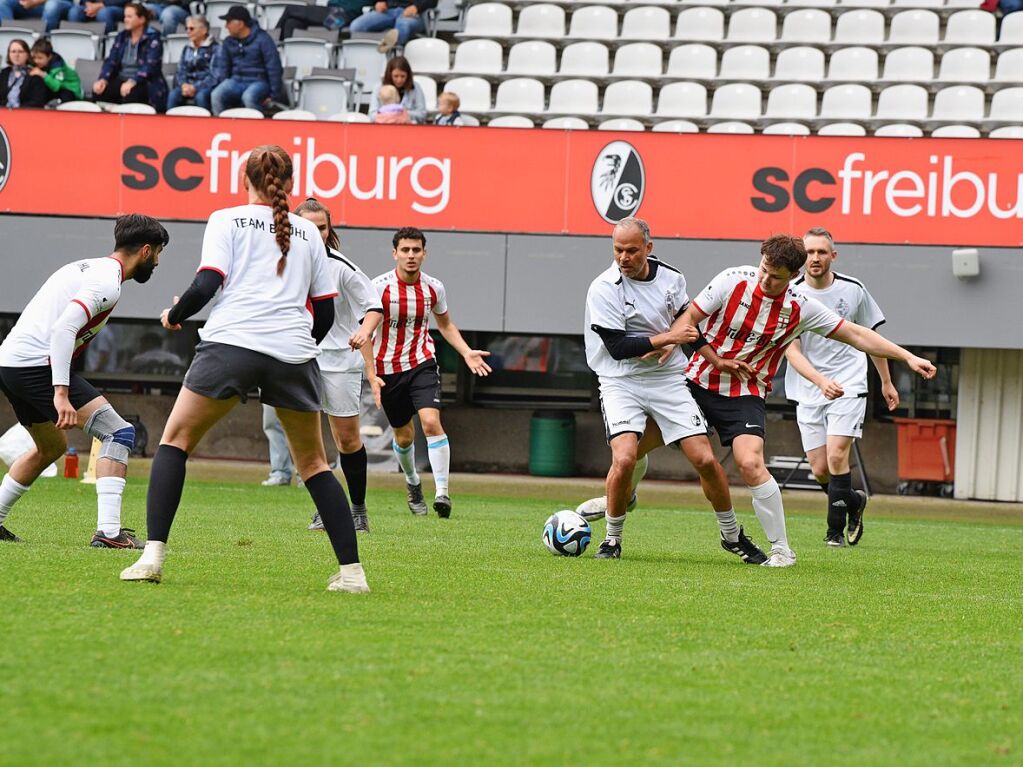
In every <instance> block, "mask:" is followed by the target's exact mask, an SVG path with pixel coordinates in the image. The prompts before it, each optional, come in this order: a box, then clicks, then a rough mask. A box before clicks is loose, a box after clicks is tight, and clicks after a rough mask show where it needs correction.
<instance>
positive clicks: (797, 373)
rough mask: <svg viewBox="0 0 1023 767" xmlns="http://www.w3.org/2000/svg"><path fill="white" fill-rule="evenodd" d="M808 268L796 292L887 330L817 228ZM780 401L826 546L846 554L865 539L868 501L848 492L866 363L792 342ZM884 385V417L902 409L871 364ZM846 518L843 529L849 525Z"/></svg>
mask: <svg viewBox="0 0 1023 767" xmlns="http://www.w3.org/2000/svg"><path fill="white" fill-rule="evenodd" d="M803 244H804V246H805V247H806V267H805V271H804V274H803V276H801V277H800V278H799V279H797V280H796V281H795V282H794V283H793V285H794V286H795V288H796V289H798V290H801V291H802V292H803V293H805V294H806V295H808V296H811V297H812V298H816V299H817V300H818V301H820V302H821V303H822V304H824V305H825V306H827V307H828V308H829V309H831V310H832V311H833V312H835V314H837V315H839V316H840V317H842V318H844V319H847V320H852V321H853V322H855V323H856V324H858V325H863V326H865V327H868V328H871V329H872V330H877V328H878V327H880V326H881V325H883V324H884V321H885V319H884V314H883V313H882V312H881V308H880V307H879V306H878V305H877V302H876V301H874V299H873V297H872V296H871V295H870V293H869V292H867V289H866V288H865V287H864V286H863V283H862V282H860V281H859V280H857V279H855V278H853V277H849V276H847V275H844V274H839V273H838V272H836V271H834V270H833V269H832V268H831V265H832V263H833V262H834V260H835V259H836V258H837V257H838V251H837V250H835V241H834V240H833V239H832V237H831V234H830V233H829V232H828V231H827V230H826V229H822V228H820V227H816V228H814V229H811V230H809V231H808V232H807V233H806V234H804V235H803ZM785 356H786V358H787V359H788V361H789V366H788V369H787V370H786V371H785V395H786V396H787V397H788V398H789V399H790V400H794V401H795V402H796V403H797V405H796V422H797V423H798V424H799V433H800V436H801V437H802V441H803V450H804V451H805V452H806V458H807V460H808V461H809V462H810V469H811V471H813V473H814V476H815V477H816V478H817V481H818V482H820V484H821V487H823V488H824V491H825V492H826V493H827V494H828V529H827V533H826V534H825V537H824V542H825V543H826V544H827V545H828V546H832V547H835V548H838V547H841V546H842V544H843V540H842V535H843V533H845V539H846V540H847V541H848V543H849V545H850V546H855V545H856V544H857V543H859V542H860V538H861V537H862V536H863V512H864V510H865V509H866V506H867V496H866V494H865V493H864V492H862V491H860V490H853V489H852V476H851V474H850V468H849V453H850V452H851V450H852V446H853V441H854V440H856V439H859V438H860V437H861V436H863V420H864V418H865V417H866V413H867V355H865V354H864V353H863V352H861V351H859V350H857V349H854V348H852V347H851V346H848V345H846V344H843V343H839V342H837V341H831V340H828V339H827V338H822V337H820V336H816V335H804V336H801V337H800V338H797V339H796V340H795V341H793V342H792V344H791V345H790V346H789V348H788V349H787V350H786V352H785ZM870 359H871V361H872V362H873V363H874V367H875V368H876V369H877V372H878V375H879V376H880V377H881V394H882V396H883V397H884V399H885V402H886V403H887V405H888V409H889V410H894V409H895V408H897V407H898V406H899V392H898V390H897V389H896V388H895V385H894V384H893V383H892V377H891V372H890V371H889V370H888V360H887V359H885V358H884V357H877V356H872V357H871V358H870ZM847 518H848V526H847V525H846V521H847Z"/></svg>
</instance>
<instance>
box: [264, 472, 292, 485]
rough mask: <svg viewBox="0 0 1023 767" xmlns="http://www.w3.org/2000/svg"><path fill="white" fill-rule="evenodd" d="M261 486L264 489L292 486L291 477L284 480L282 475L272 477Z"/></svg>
mask: <svg viewBox="0 0 1023 767" xmlns="http://www.w3.org/2000/svg"><path fill="white" fill-rule="evenodd" d="M259 484H261V485H262V486H263V487H284V486H285V485H290V484H291V477H288V478H284V477H282V476H281V475H280V474H276V475H271V476H269V477H267V478H266V479H264V480H263V481H262V482H260V483H259Z"/></svg>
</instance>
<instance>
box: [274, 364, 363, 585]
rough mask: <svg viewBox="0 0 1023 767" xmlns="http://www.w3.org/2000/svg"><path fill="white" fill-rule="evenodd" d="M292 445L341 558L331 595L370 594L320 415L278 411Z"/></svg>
mask: <svg viewBox="0 0 1023 767" xmlns="http://www.w3.org/2000/svg"><path fill="white" fill-rule="evenodd" d="M313 364H315V363H313ZM277 414H278V415H279V416H280V419H281V423H282V424H283V425H284V432H285V433H286V434H287V435H288V444H289V445H290V447H291V452H292V456H293V457H294V459H295V468H296V469H297V470H298V473H299V475H300V476H301V477H302V479H303V480H304V481H305V487H306V490H308V491H309V495H310V496H311V497H312V499H313V503H314V504H316V511H317V512H319V515H320V519H321V520H322V521H323V527H324V529H325V530H326V531H327V537H328V538H330V545H331V546H332V547H333V549H334V554H335V556H336V557H337V561H338V565H339V566H340V569H339V571H338V572H337V573H336V574H335V575H333V576H331V578H330V581H329V582H328V583H327V589H328V590H329V591H349V592H353V593H366V592H368V591H369V586H368V585H367V584H366V574H365V573H364V572H363V569H362V565H361V564H359V543H358V541H357V540H356V537H355V525H354V522H353V521H352V510H351V508H350V507H349V506H348V499H347V498H346V497H345V491H344V490H343V489H342V488H341V484H340V483H339V482H338V481H337V477H335V476H334V473H333V472H332V471H331V470H330V466H328V465H327V456H326V451H325V450H324V448H323V432H322V431H321V429H320V413H319V411H318V410H317V411H315V412H304V411H297V410H288V409H286V408H283V407H278V408H277Z"/></svg>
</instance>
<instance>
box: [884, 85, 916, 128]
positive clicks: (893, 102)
mask: <svg viewBox="0 0 1023 767" xmlns="http://www.w3.org/2000/svg"><path fill="white" fill-rule="evenodd" d="M927 104H928V97H927V90H926V89H925V88H922V87H920V86H919V85H909V84H905V85H889V86H888V87H887V88H885V89H884V90H882V91H881V93H880V94H879V95H878V97H877V112H876V114H875V117H877V119H879V120H926V119H927V113H928V109H927Z"/></svg>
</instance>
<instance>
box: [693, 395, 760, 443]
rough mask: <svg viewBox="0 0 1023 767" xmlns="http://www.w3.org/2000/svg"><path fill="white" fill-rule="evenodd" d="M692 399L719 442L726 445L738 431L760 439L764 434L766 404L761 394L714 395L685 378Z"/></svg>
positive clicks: (737, 434)
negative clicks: (716, 434)
mask: <svg viewBox="0 0 1023 767" xmlns="http://www.w3.org/2000/svg"><path fill="white" fill-rule="evenodd" d="M686 384H687V385H688V386H689V391H691V392H692V394H693V399H694V400H696V404H697V405H699V406H700V410H702V411H703V415H704V417H706V419H707V423H709V424H710V425H711V426H713V427H714V429H715V431H717V433H718V439H719V440H721V444H722V445H724V446H725V447H728V446H729V445H731V444H732V440H733V439H735V438H736V437H738V436H739V435H740V434H753V435H754V436H757V437H760V438H761V439H763V438H764V437H766V436H767V403H766V402H764V398H763V397H756V396H754V395H752V394H746V395H744V396H742V397H726V396H725V395H724V394H715V393H714V392H712V391H707V390H706V389H704V388H703V387H702V386H697V385H696V384H694V383H693V382H692V381H687V382H686Z"/></svg>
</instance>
